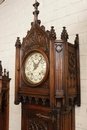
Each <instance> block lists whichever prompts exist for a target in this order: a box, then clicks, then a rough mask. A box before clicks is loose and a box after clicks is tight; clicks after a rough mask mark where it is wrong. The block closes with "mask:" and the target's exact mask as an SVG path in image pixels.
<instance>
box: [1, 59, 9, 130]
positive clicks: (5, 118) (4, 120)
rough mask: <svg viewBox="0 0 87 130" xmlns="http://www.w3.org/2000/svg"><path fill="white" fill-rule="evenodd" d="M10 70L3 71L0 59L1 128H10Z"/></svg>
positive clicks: (3, 129) (4, 129) (6, 129)
mask: <svg viewBox="0 0 87 130" xmlns="http://www.w3.org/2000/svg"><path fill="white" fill-rule="evenodd" d="M9 83H10V78H9V72H6V69H4V72H3V73H2V64H1V61H0V130H9V87H10V84H9Z"/></svg>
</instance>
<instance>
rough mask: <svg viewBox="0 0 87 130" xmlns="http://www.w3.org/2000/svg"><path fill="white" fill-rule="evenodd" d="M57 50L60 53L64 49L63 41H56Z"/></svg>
mask: <svg viewBox="0 0 87 130" xmlns="http://www.w3.org/2000/svg"><path fill="white" fill-rule="evenodd" d="M55 50H56V51H57V52H58V53H59V52H61V51H62V50H63V43H56V44H55Z"/></svg>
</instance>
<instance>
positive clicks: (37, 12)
mask: <svg viewBox="0 0 87 130" xmlns="http://www.w3.org/2000/svg"><path fill="white" fill-rule="evenodd" d="M33 6H34V8H35V11H34V12H33V14H34V22H33V24H35V23H38V24H40V23H41V21H40V20H38V14H39V10H38V6H39V2H37V0H35V4H33Z"/></svg>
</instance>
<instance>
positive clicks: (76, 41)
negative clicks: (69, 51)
mask: <svg viewBox="0 0 87 130" xmlns="http://www.w3.org/2000/svg"><path fill="white" fill-rule="evenodd" d="M78 44H79V35H78V34H76V37H75V41H74V45H75V46H76V47H77V46H78Z"/></svg>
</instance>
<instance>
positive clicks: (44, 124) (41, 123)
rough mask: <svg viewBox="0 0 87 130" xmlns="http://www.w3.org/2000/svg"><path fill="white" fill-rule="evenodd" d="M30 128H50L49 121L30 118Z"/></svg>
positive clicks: (45, 129)
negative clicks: (48, 126)
mask: <svg viewBox="0 0 87 130" xmlns="http://www.w3.org/2000/svg"><path fill="white" fill-rule="evenodd" d="M29 130H48V128H47V122H45V121H36V120H33V119H29Z"/></svg>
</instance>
